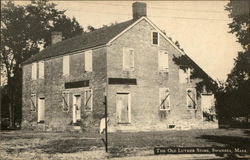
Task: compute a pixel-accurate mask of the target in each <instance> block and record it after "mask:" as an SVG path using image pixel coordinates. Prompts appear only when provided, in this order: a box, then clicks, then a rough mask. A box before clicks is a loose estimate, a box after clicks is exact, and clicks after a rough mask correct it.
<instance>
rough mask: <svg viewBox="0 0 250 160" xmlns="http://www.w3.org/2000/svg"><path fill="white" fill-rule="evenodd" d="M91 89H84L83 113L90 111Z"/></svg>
mask: <svg viewBox="0 0 250 160" xmlns="http://www.w3.org/2000/svg"><path fill="white" fill-rule="evenodd" d="M92 94H93V93H92V89H86V90H85V92H84V110H85V111H92V99H93V95H92Z"/></svg>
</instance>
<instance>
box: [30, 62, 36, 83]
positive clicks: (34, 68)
mask: <svg viewBox="0 0 250 160" xmlns="http://www.w3.org/2000/svg"><path fill="white" fill-rule="evenodd" d="M31 78H32V80H36V79H37V63H36V62H34V63H32V74H31Z"/></svg>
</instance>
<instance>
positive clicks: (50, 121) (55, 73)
mask: <svg viewBox="0 0 250 160" xmlns="http://www.w3.org/2000/svg"><path fill="white" fill-rule="evenodd" d="M105 59H106V48H99V49H94V50H93V72H88V73H87V72H85V71H84V53H83V52H79V53H76V54H71V55H70V75H69V76H63V70H62V67H63V57H55V58H50V59H47V60H45V62H44V67H45V69H44V72H45V74H44V79H37V80H31V64H28V65H24V66H23V123H22V126H23V128H30V129H42V130H48V131H50V130H56V131H59V130H72V128H73V127H72V126H73V124H72V105H73V95H74V94H80V95H81V97H82V101H83V97H84V90H85V88H72V89H65V88H64V83H65V82H75V81H81V80H89V87H87V88H92V90H93V110H92V111H90V112H86V111H83V109H82V110H81V118H82V123H81V126H82V128H83V129H84V130H93V131H96V130H97V128H98V125H99V121H100V117H101V116H102V115H103V113H104V105H103V92H104V85H103V84H104V83H105V82H106V61H105ZM38 70H39V69H38ZM66 90H67V91H69V95H70V96H69V97H70V98H69V106H70V108H69V111H68V112H65V111H63V109H62V106H63V99H62V92H63V91H66ZM32 93H35V94H37V98H39V97H45V123H43V124H38V123H37V110H36V111H35V112H31V111H30V108H31V107H30V105H31V101H30V95H31V94H32Z"/></svg>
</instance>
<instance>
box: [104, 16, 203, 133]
mask: <svg viewBox="0 0 250 160" xmlns="http://www.w3.org/2000/svg"><path fill="white" fill-rule="evenodd" d="M153 30H154V28H153V27H152V26H151V25H149V23H148V22H146V21H145V20H143V21H141V22H139V23H138V24H137V25H135V26H134V27H133V28H131V29H130V30H129V31H127V32H126V33H124V34H123V35H122V36H121V37H119V38H118V39H117V40H115V41H114V42H113V43H112V44H111V45H110V46H109V47H108V49H107V71H108V72H107V77H108V78H136V79H137V85H109V86H108V108H109V111H108V113H109V116H110V117H111V118H110V122H109V131H111V132H112V131H117V130H124V131H126V130H161V129H167V126H168V125H171V124H173V125H175V127H176V128H179V129H185V128H201V127H202V124H203V123H202V115H201V107H200V104H201V102H200V97H198V98H197V103H198V104H197V105H198V109H197V111H194V110H188V109H187V104H186V103H187V102H186V89H187V88H189V87H195V86H196V83H197V82H199V79H193V80H191V83H189V84H180V83H179V72H178V69H179V66H178V65H176V64H175V63H174V61H173V60H172V59H173V57H174V55H175V56H177V57H178V56H181V53H180V52H179V51H178V50H177V49H175V48H174V47H173V46H172V45H171V44H170V43H169V42H168V41H167V40H165V39H164V38H163V37H162V36H160V40H159V43H160V45H159V46H156V45H152V44H151V31H153ZM123 47H128V48H133V49H134V55H135V56H134V60H135V70H134V71H123V69H122V65H123V63H122V61H123V58H122V57H123V55H122V53H123ZM160 49H163V50H167V51H168V54H169V72H168V73H160V72H159V71H158V50H160ZM161 87H166V88H169V89H170V105H171V110H170V111H169V112H168V111H167V113H166V114H167V116H166V119H161V118H160V110H159V105H160V104H159V88H161ZM117 91H128V92H130V94H131V123H130V124H118V123H117V117H116V93H117ZM192 124H194V125H193V126H192Z"/></svg>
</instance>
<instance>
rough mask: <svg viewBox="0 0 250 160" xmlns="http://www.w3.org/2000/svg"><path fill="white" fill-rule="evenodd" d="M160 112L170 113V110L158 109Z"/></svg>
mask: <svg viewBox="0 0 250 160" xmlns="http://www.w3.org/2000/svg"><path fill="white" fill-rule="evenodd" d="M160 111H162V112H167V111H168V112H169V111H171V109H160Z"/></svg>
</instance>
